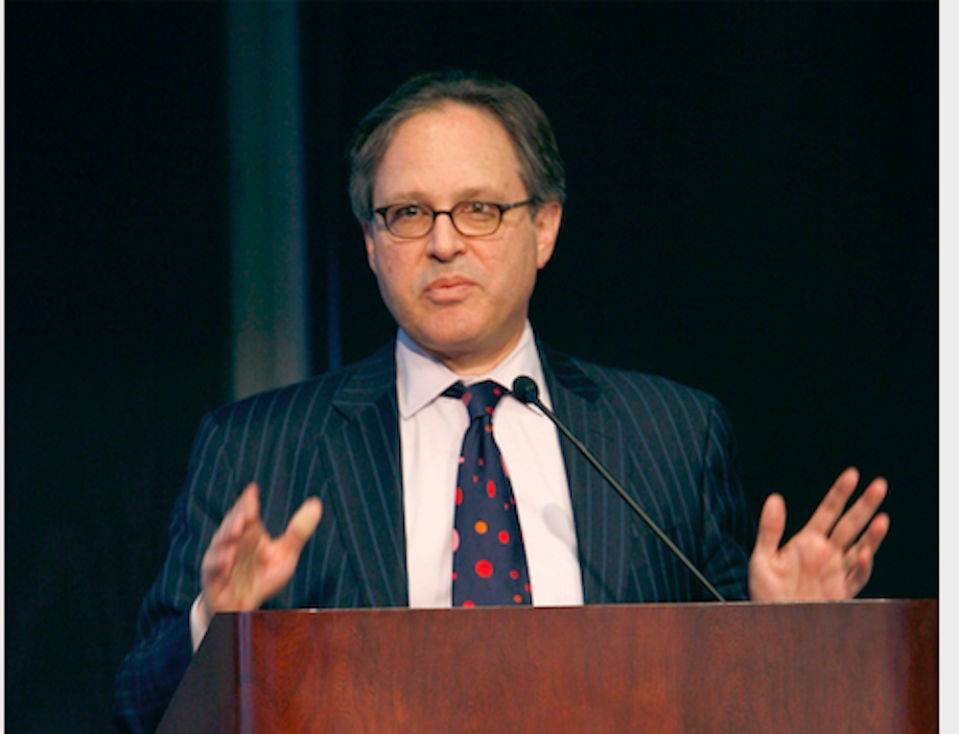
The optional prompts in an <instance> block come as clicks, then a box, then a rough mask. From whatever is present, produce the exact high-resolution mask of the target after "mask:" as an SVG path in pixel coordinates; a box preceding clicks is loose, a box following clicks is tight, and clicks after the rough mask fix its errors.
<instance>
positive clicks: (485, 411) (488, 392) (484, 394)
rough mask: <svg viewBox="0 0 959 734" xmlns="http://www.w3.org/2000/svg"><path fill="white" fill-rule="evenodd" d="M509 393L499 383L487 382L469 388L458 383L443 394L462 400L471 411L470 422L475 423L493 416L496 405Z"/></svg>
mask: <svg viewBox="0 0 959 734" xmlns="http://www.w3.org/2000/svg"><path fill="white" fill-rule="evenodd" d="M508 392H509V390H507V389H506V388H505V387H503V386H502V385H500V384H499V383H498V382H493V381H492V380H486V381H485V382H477V383H476V384H475V385H470V386H469V387H465V386H464V385H463V383H462V382H457V383H456V384H455V385H453V386H452V387H450V388H449V389H448V390H447V391H446V392H444V393H443V394H444V395H446V396H448V397H453V398H459V399H460V400H462V401H463V403H464V404H465V405H466V409H467V410H468V411H469V414H470V422H473V421H475V420H476V419H477V418H480V417H490V416H492V415H493V411H494V410H495V409H496V404H497V403H498V402H499V401H500V398H501V397H503V396H504V395H506V394H507V393H508Z"/></svg>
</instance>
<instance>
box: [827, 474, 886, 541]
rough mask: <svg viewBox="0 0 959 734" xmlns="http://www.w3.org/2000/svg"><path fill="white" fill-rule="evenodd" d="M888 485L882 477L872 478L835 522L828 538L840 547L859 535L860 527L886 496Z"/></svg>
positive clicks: (866, 522)
mask: <svg viewBox="0 0 959 734" xmlns="http://www.w3.org/2000/svg"><path fill="white" fill-rule="evenodd" d="M888 489H889V485H888V484H887V483H886V480H885V479H883V478H882V477H879V478H878V479H874V480H873V481H872V482H871V483H870V485H869V486H868V487H866V491H865V492H863V493H862V496H861V497H860V498H859V499H858V500H856V502H855V503H854V504H853V506H852V507H850V508H849V509H848V510H847V511H846V512H845V513H844V514H843V516H842V518H841V519H840V520H839V522H837V523H836V527H835V528H833V531H832V535H831V536H830V539H831V540H832V542H833V543H835V544H836V545H838V546H839V547H840V548H848V547H849V546H850V545H852V543H853V542H854V541H855V540H856V538H858V537H859V534H860V533H861V532H862V529H863V528H864V527H866V525H867V524H868V523H869V520H870V518H872V516H873V515H875V514H876V510H878V509H879V505H881V504H882V501H883V500H884V499H885V498H886V493H887V492H888Z"/></svg>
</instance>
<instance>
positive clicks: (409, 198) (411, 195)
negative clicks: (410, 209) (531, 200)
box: [383, 189, 508, 208]
mask: <svg viewBox="0 0 959 734" xmlns="http://www.w3.org/2000/svg"><path fill="white" fill-rule="evenodd" d="M488 192H489V189H466V190H464V191H462V192H461V193H459V194H458V195H457V198H456V201H455V202H453V203H454V204H459V203H460V202H463V201H489V202H501V201H507V198H508V197H506V198H504V197H503V196H495V195H492V194H490V193H488ZM429 199H430V197H428V196H426V195H425V194H423V193H421V192H418V191H407V192H401V193H399V194H397V195H395V196H394V197H393V198H392V199H391V200H390V201H389V202H387V203H386V204H383V206H393V205H394V204H400V203H410V204H426V205H427V206H429V207H431V208H432V207H433V204H432V203H430V201H429Z"/></svg>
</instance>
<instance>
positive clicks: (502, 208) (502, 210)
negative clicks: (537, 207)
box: [373, 197, 536, 240]
mask: <svg viewBox="0 0 959 734" xmlns="http://www.w3.org/2000/svg"><path fill="white" fill-rule="evenodd" d="M535 203H536V197H532V198H530V199H527V200H526V201H517V202H515V203H513V204H500V203H499V202H496V201H478V200H476V199H467V200H465V201H459V202H457V203H456V204H454V205H453V208H452V209H450V210H448V211H436V210H434V209H433V208H432V207H430V206H428V205H427V204H390V205H389V206H381V207H377V208H376V209H374V210H373V214H379V215H380V216H381V217H383V225H384V226H385V227H386V230H387V231H388V232H389V233H390V234H391V235H393V236H394V237H396V238H397V239H401V240H418V239H419V238H420V237H426V235H428V234H429V233H430V232H432V231H433V227H435V226H436V217H438V216H439V215H440V214H445V215H446V216H448V217H449V218H450V222H452V224H453V229H455V230H456V231H457V232H459V233H460V234H461V235H463V236H464V237H489V236H490V235H491V234H495V233H496V231H497V230H498V229H499V227H500V225H501V224H502V223H503V215H504V214H506V212H508V211H509V210H510V209H517V208H519V207H521V206H533V205H534V204H535ZM463 204H483V205H484V206H492V207H495V208H496V210H497V211H498V212H499V219H498V220H497V221H496V226H495V227H493V229H491V230H490V231H489V232H483V233H482V234H467V233H466V232H464V231H463V230H461V229H460V228H459V227H457V226H456V220H455V219H453V212H455V211H456V210H457V209H458V208H459V207H461V206H463ZM407 206H415V207H418V208H420V209H424V210H426V211H428V212H431V213H432V214H433V219H432V221H431V222H430V226H429V228H428V229H427V230H426V231H425V232H423V234H418V235H414V236H412V237H411V236H410V235H402V234H397V233H396V232H394V231H393V230H392V229H391V228H390V220H389V219H387V218H386V213H387V212H388V211H389V210H390V209H393V208H395V207H400V208H403V207H407Z"/></svg>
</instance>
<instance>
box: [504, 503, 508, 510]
mask: <svg viewBox="0 0 959 734" xmlns="http://www.w3.org/2000/svg"><path fill="white" fill-rule="evenodd" d="M503 509H504V510H509V502H504V503H503Z"/></svg>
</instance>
